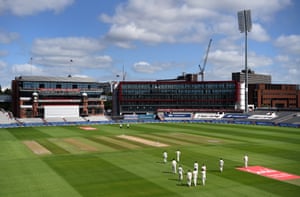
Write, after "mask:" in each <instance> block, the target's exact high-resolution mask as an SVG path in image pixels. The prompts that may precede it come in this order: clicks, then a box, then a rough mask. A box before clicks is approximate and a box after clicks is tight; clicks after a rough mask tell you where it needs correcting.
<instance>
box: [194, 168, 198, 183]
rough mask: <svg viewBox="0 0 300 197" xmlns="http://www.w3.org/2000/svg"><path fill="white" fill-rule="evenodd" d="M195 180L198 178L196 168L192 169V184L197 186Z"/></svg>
mask: <svg viewBox="0 0 300 197" xmlns="http://www.w3.org/2000/svg"><path fill="white" fill-rule="evenodd" d="M197 180H198V170H197V169H196V168H195V169H194V171H193V182H194V186H197Z"/></svg>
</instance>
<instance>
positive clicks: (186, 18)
mask: <svg viewBox="0 0 300 197" xmlns="http://www.w3.org/2000/svg"><path fill="white" fill-rule="evenodd" d="M241 10H251V19H252V29H251V31H250V32H249V33H248V39H247V40H248V47H247V49H248V53H247V54H248V55H247V57H248V58H247V59H248V68H249V69H251V70H253V71H255V73H257V74H268V75H271V76H272V83H275V84H300V77H299V76H300V26H299V22H298V20H299V18H300V1H297V0H251V1H249V0H222V1H220V0H209V1H207V0H127V1H125V0H88V1H87V0H0V85H1V87H2V89H4V88H10V86H11V81H12V80H13V79H14V78H15V77H18V76H21V75H23V76H24V75H38V76H68V75H71V76H81V77H90V78H93V79H95V80H96V81H100V82H103V81H114V80H123V79H125V80H126V81H141V80H143V81H145V80H150V81H153V80H157V79H172V78H176V77H177V76H178V75H181V74H182V73H199V71H200V70H199V65H201V66H202V67H203V62H204V58H205V54H206V50H207V48H208V43H209V40H210V39H212V43H211V47H210V50H209V53H208V56H207V64H206V66H205V71H204V72H205V75H204V80H205V81H219V80H231V73H232V72H240V71H241V70H242V69H244V68H245V59H244V57H245V34H244V33H241V32H240V31H239V28H238V19H237V12H239V11H241ZM199 79H200V77H199Z"/></svg>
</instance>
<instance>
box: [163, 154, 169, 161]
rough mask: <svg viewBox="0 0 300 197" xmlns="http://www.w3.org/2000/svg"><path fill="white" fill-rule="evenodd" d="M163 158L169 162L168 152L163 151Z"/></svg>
mask: <svg viewBox="0 0 300 197" xmlns="http://www.w3.org/2000/svg"><path fill="white" fill-rule="evenodd" d="M163 158H164V163H167V159H168V153H167V152H164V153H163Z"/></svg>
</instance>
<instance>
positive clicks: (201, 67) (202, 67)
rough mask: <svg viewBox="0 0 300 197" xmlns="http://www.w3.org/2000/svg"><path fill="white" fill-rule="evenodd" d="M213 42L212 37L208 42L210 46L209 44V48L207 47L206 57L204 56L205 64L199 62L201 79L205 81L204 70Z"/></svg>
mask: <svg viewBox="0 0 300 197" xmlns="http://www.w3.org/2000/svg"><path fill="white" fill-rule="evenodd" d="M211 42H212V39H210V40H209V43H208V46H207V49H206V54H205V57H204V60H203V65H202V66H201V65H200V64H199V69H200V72H199V75H201V81H204V71H205V66H206V62H207V57H208V53H209V49H210V45H211Z"/></svg>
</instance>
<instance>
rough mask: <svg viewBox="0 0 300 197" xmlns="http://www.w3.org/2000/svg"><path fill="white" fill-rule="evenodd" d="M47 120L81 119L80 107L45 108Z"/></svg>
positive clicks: (60, 106)
mask: <svg viewBox="0 0 300 197" xmlns="http://www.w3.org/2000/svg"><path fill="white" fill-rule="evenodd" d="M44 109H45V112H44V113H45V114H44V115H45V118H55V117H59V118H62V117H79V106H78V105H59V106H58V105H56V106H45V107H44Z"/></svg>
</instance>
